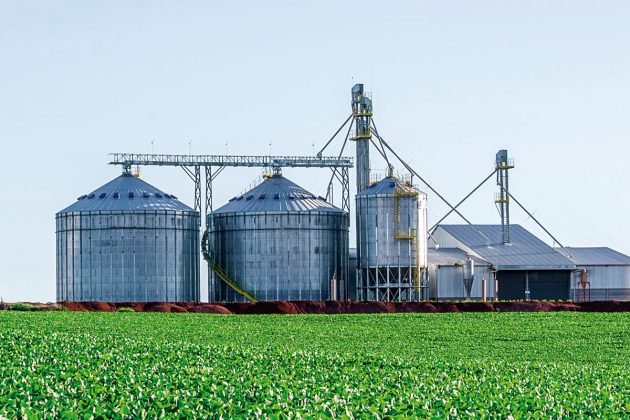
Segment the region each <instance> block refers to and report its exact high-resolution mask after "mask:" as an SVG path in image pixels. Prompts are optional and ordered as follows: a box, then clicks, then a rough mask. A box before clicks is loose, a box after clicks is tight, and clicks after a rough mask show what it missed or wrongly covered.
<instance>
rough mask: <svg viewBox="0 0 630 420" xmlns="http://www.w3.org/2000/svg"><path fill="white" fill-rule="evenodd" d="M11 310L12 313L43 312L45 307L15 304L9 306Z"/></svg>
mask: <svg viewBox="0 0 630 420" xmlns="http://www.w3.org/2000/svg"><path fill="white" fill-rule="evenodd" d="M9 310H10V311H22V312H24V311H30V312H32V311H42V310H44V308H43V307H41V306H35V305H31V304H30V303H14V304H12V305H9Z"/></svg>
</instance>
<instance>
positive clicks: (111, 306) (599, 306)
mask: <svg viewBox="0 0 630 420" xmlns="http://www.w3.org/2000/svg"><path fill="white" fill-rule="evenodd" d="M59 305H61V306H63V307H64V308H66V309H67V310H70V311H87V312H115V311H118V310H121V309H122V308H131V309H133V310H134V311H135V312H176V313H177V312H196V313H209V314H373V313H395V312H416V313H436V312H557V311H581V312H630V302H626V301H623V302H621V301H605V302H581V303H578V302H550V301H512V302H354V301H351V302H339V301H309V302H306V301H280V302H257V303H198V302H172V303H165V302H127V303H107V302H62V303H60V304H59ZM122 310H127V309H122Z"/></svg>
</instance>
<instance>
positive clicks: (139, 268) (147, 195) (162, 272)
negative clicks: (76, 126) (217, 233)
mask: <svg viewBox="0 0 630 420" xmlns="http://www.w3.org/2000/svg"><path fill="white" fill-rule="evenodd" d="M56 224H57V301H91V300H92V301H104V302H151V301H163V302H175V301H177V302H184V301H198V300H199V213H198V212H197V211H194V210H193V209H191V208H190V207H188V206H186V205H185V204H183V203H181V202H180V201H178V200H177V198H176V197H175V196H173V195H171V194H166V193H164V192H162V191H160V190H158V189H157V188H155V187H153V186H151V185H149V184H148V183H146V182H144V181H143V180H141V179H140V178H138V177H136V176H133V175H131V174H130V173H129V172H128V171H125V173H123V174H122V175H121V176H119V177H118V178H115V179H114V180H112V181H110V182H108V183H107V184H105V185H103V186H102V187H100V188H98V189H97V190H95V191H93V192H91V193H89V194H85V195H82V196H80V197H79V198H78V200H77V202H75V203H74V204H72V205H71V206H69V207H67V208H65V209H64V210H62V211H60V212H59V213H57V215H56Z"/></svg>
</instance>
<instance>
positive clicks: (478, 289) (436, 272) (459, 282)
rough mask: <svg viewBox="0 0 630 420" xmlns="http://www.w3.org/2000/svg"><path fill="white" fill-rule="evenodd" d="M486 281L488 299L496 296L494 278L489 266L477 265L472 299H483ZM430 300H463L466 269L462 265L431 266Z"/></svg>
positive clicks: (464, 296)
mask: <svg viewBox="0 0 630 420" xmlns="http://www.w3.org/2000/svg"><path fill="white" fill-rule="evenodd" d="M484 278H485V280H486V299H488V300H490V299H492V297H493V296H494V278H493V275H492V272H491V270H490V266H487V265H480V264H476V265H475V281H474V282H473V285H472V289H471V293H470V296H471V299H481V297H482V279H484ZM429 298H430V299H436V300H463V299H465V298H466V290H465V289H464V269H463V266H461V265H446V266H438V265H434V264H430V265H429Z"/></svg>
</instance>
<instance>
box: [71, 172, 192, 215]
mask: <svg viewBox="0 0 630 420" xmlns="http://www.w3.org/2000/svg"><path fill="white" fill-rule="evenodd" d="M145 210H147V211H153V210H161V211H164V210H172V211H194V210H193V209H191V208H190V207H188V206H187V205H185V204H184V203H182V202H181V201H179V200H177V197H175V196H174V195H172V194H167V193H165V192H163V191H161V190H159V189H157V188H155V187H154V186H153V185H151V184H149V183H147V182H145V181H143V180H141V179H140V178H138V177H135V176H133V175H130V174H122V175H121V176H119V177H118V178H115V179H113V180H111V181H110V182H108V183H107V184H105V185H103V186H102V187H100V188H98V189H96V190H94V191H92V192H91V193H89V194H84V195H81V196H80V197H79V198H78V199H77V201H76V202H75V203H74V204H72V205H70V206H68V207H66V208H65V209H63V210H61V211H60V213H67V212H92V211H145Z"/></svg>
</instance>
